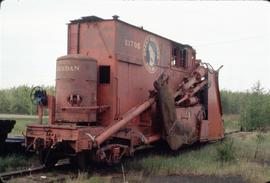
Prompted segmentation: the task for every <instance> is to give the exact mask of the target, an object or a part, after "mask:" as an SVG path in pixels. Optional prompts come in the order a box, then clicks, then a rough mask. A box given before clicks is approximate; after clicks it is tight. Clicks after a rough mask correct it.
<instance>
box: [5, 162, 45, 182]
mask: <svg viewBox="0 0 270 183" xmlns="http://www.w3.org/2000/svg"><path fill="white" fill-rule="evenodd" d="M44 169H45V166H44V165H40V166H37V167H34V168H28V169H23V170H16V171H11V172H5V173H1V174H0V182H1V183H2V182H6V181H8V180H10V179H12V178H16V177H20V176H26V175H31V174H32V173H37V172H40V171H42V170H44Z"/></svg>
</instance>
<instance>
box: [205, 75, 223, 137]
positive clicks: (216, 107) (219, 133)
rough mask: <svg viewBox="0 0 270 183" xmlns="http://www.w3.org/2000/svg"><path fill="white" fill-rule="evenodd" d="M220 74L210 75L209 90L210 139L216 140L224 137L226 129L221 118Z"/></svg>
mask: <svg viewBox="0 0 270 183" xmlns="http://www.w3.org/2000/svg"><path fill="white" fill-rule="evenodd" d="M217 79H218V73H217V72H213V73H208V80H209V85H210V87H209V88H208V139H209V140H216V139H221V138H223V137H224V127H223V121H222V118H221V115H222V114H221V109H220V106H221V105H220V98H219V90H218V85H217Z"/></svg>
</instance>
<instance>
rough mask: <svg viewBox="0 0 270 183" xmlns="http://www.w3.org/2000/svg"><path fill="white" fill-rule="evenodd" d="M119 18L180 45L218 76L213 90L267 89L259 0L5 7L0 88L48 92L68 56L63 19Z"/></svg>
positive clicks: (267, 54) (264, 19)
mask: <svg viewBox="0 0 270 183" xmlns="http://www.w3.org/2000/svg"><path fill="white" fill-rule="evenodd" d="M115 14H117V15H119V16H120V19H121V20H123V21H126V22H128V23H131V24H134V25H137V26H143V27H144V29H146V30H149V31H151V32H154V33H157V34H159V35H162V36H164V37H167V38H169V39H172V40H175V41H177V42H180V43H185V44H189V45H191V46H193V47H194V48H195V49H196V50H197V58H200V59H202V60H203V61H204V62H209V63H211V64H212V65H213V67H214V68H218V67H219V66H220V65H224V67H223V68H222V70H221V72H220V88H223V89H230V90H234V91H235V90H246V89H249V88H250V87H251V86H252V85H253V84H254V83H255V82H256V81H258V80H259V81H261V84H262V85H263V87H264V88H266V89H270V77H269V76H270V74H269V73H270V3H268V2H266V1H263V2H262V1H261V2H258V1H255V2H246V1H236V2H233V1H229V2H227V1H222V2H216V1H210V2H209V1H208V2H207V1H203V2H202V1H184V2H177V1H140V2H137V1H136V2H135V1H113V2H112V1H107V2H105V1H102V2H100V1H89V0H76V1H75V0H74V1H68V0H57V1H55V0H46V1H44V0H43V1H42V0H5V1H3V3H2V5H1V9H0V31H1V37H0V50H1V52H0V88H9V87H12V86H18V85H22V84H27V85H30V86H31V85H53V84H54V83H55V82H54V79H55V60H56V58H57V57H59V56H62V55H65V54H66V52H67V26H66V23H68V22H69V20H73V19H78V18H80V17H82V16H90V15H96V16H99V17H101V18H105V19H108V18H111V16H112V15H115Z"/></svg>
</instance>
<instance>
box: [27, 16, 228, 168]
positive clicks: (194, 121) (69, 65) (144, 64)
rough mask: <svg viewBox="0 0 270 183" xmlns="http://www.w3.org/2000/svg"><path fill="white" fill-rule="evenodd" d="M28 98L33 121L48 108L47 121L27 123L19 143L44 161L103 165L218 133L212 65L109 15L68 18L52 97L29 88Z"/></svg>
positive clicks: (186, 47)
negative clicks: (158, 143)
mask: <svg viewBox="0 0 270 183" xmlns="http://www.w3.org/2000/svg"><path fill="white" fill-rule="evenodd" d="M31 99H32V100H33V102H34V103H36V104H37V105H38V109H39V110H38V111H39V116H40V120H42V114H43V109H44V108H48V111H49V124H47V125H44V124H32V125H28V126H27V131H26V145H27V148H28V149H29V150H34V151H36V152H38V154H39V156H40V159H41V161H42V162H43V163H45V164H46V165H53V164H54V163H55V162H56V161H57V160H58V159H61V158H66V157H69V158H70V160H71V162H72V163H77V164H78V165H79V166H82V163H81V162H86V161H84V160H86V159H95V160H101V161H107V162H108V163H110V164H111V163H117V162H119V160H120V159H121V158H122V157H123V156H132V155H133V154H134V152H135V151H136V150H138V149H141V148H143V147H146V146H147V145H148V144H151V143H153V142H156V141H159V140H161V139H164V140H166V141H167V143H168V145H169V146H170V148H171V149H172V150H176V149H179V147H181V146H182V145H183V144H192V143H194V142H205V141H212V140H218V139H222V138H224V129H223V121H222V119H221V116H222V109H221V105H220V96H219V87H218V70H217V71H216V70H214V69H213V68H212V67H211V66H210V64H205V63H203V62H202V61H200V60H198V59H196V52H195V50H194V49H193V48H192V47H191V46H189V45H184V44H180V43H177V42H175V41H172V40H169V39H167V38H164V37H161V36H159V35H157V34H154V33H151V32H149V31H146V30H144V29H142V28H139V27H136V26H133V25H130V24H128V23H126V22H123V21H121V20H119V19H118V17H117V16H114V18H113V19H106V20H104V19H101V18H98V17H95V16H90V17H82V18H81V19H78V20H73V21H71V22H70V23H69V24H68V54H67V55H66V56H63V57H60V58H58V59H57V66H56V94H55V96H51V95H48V94H47V93H46V91H44V90H42V89H41V88H34V90H33V92H32V94H31ZM82 160H83V161H82Z"/></svg>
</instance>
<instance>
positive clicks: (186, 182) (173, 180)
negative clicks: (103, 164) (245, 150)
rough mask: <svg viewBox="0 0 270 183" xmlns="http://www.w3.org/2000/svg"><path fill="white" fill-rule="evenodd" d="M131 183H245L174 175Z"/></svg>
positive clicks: (234, 180)
mask: <svg viewBox="0 0 270 183" xmlns="http://www.w3.org/2000/svg"><path fill="white" fill-rule="evenodd" d="M111 182H112V183H118V182H123V179H122V178H120V177H118V178H116V177H113V178H112V180H111ZM128 182H129V183H133V182H134V183H139V182H144V183H179V182H183V183H245V181H244V180H243V179H242V178H241V177H216V176H193V175H174V176H151V177H147V178H143V179H142V180H141V181H128Z"/></svg>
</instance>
